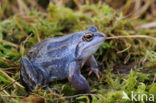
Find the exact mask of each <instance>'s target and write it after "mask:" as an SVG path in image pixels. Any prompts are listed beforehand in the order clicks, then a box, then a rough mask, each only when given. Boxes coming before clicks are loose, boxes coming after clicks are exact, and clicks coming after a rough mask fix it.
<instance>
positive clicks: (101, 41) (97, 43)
mask: <svg viewBox="0 0 156 103" xmlns="http://www.w3.org/2000/svg"><path fill="white" fill-rule="evenodd" d="M104 40H105V39H104ZM104 40H100V41H99V42H96V43H93V45H92V47H94V46H95V45H99V44H100V43H101V44H102V43H103V42H104ZM88 48H90V46H87V47H85V48H84V49H83V51H85V50H86V49H88Z"/></svg>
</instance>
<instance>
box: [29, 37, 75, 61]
mask: <svg viewBox="0 0 156 103" xmlns="http://www.w3.org/2000/svg"><path fill="white" fill-rule="evenodd" d="M74 37H75V36H74V35H73V34H70V35H66V36H62V37H54V38H49V39H45V40H43V41H41V42H39V43H38V44H36V45H35V46H34V47H33V48H32V49H31V50H30V52H29V54H28V56H29V57H30V59H31V60H32V61H35V62H37V63H43V62H46V63H47V62H48V61H49V62H51V61H53V62H54V61H55V62H56V61H57V60H63V59H67V60H68V59H69V57H70V58H71V57H72V55H73V52H74V51H73V50H74V49H73V48H74V47H73V46H74V45H71V44H73V42H74V39H73V38H74Z"/></svg>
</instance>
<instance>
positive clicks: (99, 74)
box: [88, 68, 101, 79]
mask: <svg viewBox="0 0 156 103" xmlns="http://www.w3.org/2000/svg"><path fill="white" fill-rule="evenodd" d="M92 73H95V75H96V77H97V78H98V79H100V76H101V72H100V71H99V70H98V69H97V68H93V69H90V71H89V73H88V75H89V76H90V75H91V74H92Z"/></svg>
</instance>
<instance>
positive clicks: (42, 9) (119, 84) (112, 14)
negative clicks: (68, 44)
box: [0, 0, 156, 103]
mask: <svg viewBox="0 0 156 103" xmlns="http://www.w3.org/2000/svg"><path fill="white" fill-rule="evenodd" d="M90 25H95V26H96V27H97V28H98V30H99V31H101V32H103V33H105V34H106V35H107V39H106V41H105V42H104V43H103V44H102V46H101V47H100V48H99V50H98V51H97V52H96V53H95V57H96V60H97V61H98V65H99V69H100V71H101V73H102V76H101V78H100V80H97V78H96V77H95V75H94V74H93V75H91V76H90V77H88V75H87V74H88V71H85V69H84V71H82V74H83V75H84V76H85V77H86V78H87V81H88V82H89V84H90V86H91V91H92V92H93V93H94V95H92V103H131V101H129V100H123V99H122V96H123V91H125V93H127V95H128V96H130V95H131V91H133V92H134V93H140V94H143V93H145V94H147V95H149V94H153V95H155V100H154V101H156V0H0V103H21V102H24V103H25V102H35V103H44V102H46V103H55V102H58V103H61V102H66V103H72V102H73V103H78V102H80V101H81V102H87V103H89V101H90V99H89V98H88V97H87V96H84V95H83V96H82V95H79V96H74V97H66V96H71V95H76V94H78V92H77V91H75V90H74V89H73V88H72V87H71V85H70V83H68V82H67V81H66V82H58V81H56V82H55V83H54V84H52V87H56V88H59V89H60V90H61V92H59V93H55V92H52V91H51V92H46V91H43V90H41V89H38V88H37V89H36V90H35V91H33V92H32V93H28V92H27V91H26V90H25V89H24V86H23V85H22V83H21V81H20V79H19V74H20V73H19V69H20V58H21V57H23V56H26V54H27V51H28V50H29V49H30V48H32V47H33V46H34V45H35V44H36V43H38V42H40V41H41V40H43V39H46V38H51V37H54V36H63V35H67V34H70V33H73V32H78V31H82V30H86V29H87V28H88V27H89V26H90ZM138 102H139V103H143V102H144V103H146V102H147V101H146V98H145V99H143V101H138ZM148 102H149V101H148ZM153 103H154V102H153Z"/></svg>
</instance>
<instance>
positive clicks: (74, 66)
mask: <svg viewBox="0 0 156 103" xmlns="http://www.w3.org/2000/svg"><path fill="white" fill-rule="evenodd" d="M68 80H69V82H70V83H71V84H72V86H73V87H74V88H75V89H77V90H80V91H84V92H85V93H90V89H89V85H88V82H87V80H86V79H85V77H83V76H82V75H81V72H80V64H79V63H78V62H72V63H70V64H69V72H68Z"/></svg>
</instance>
